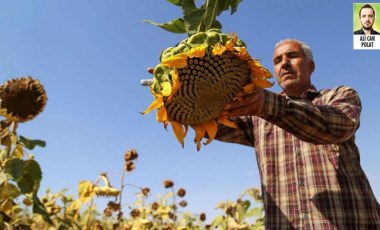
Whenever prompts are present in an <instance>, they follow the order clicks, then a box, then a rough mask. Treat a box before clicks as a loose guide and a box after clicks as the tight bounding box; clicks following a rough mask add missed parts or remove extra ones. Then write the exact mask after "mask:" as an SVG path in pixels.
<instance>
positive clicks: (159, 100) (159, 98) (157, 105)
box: [142, 96, 164, 114]
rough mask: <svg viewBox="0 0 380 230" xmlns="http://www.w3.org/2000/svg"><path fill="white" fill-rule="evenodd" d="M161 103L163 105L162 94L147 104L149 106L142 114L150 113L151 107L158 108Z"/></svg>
mask: <svg viewBox="0 0 380 230" xmlns="http://www.w3.org/2000/svg"><path fill="white" fill-rule="evenodd" d="M163 105H164V99H163V97H162V96H159V97H157V98H156V100H154V101H153V102H152V104H150V105H149V107H148V108H147V109H146V110H145V111H144V112H142V114H147V113H150V111H152V110H153V109H159V108H161V106H163Z"/></svg>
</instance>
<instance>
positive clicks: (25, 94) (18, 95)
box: [0, 77, 47, 122]
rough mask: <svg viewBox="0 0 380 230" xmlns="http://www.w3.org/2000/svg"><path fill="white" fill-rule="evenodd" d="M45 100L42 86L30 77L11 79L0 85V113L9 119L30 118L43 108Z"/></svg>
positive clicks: (27, 119)
mask: <svg viewBox="0 0 380 230" xmlns="http://www.w3.org/2000/svg"><path fill="white" fill-rule="evenodd" d="M46 101H47V96H46V92H45V89H44V87H43V86H42V84H41V83H40V81H38V80H36V79H33V78H32V77H22V78H15V79H11V80H8V81H7V82H5V83H4V84H3V85H1V86H0V115H2V116H4V117H6V118H7V119H9V120H11V121H16V122H26V121H29V120H32V119H33V118H35V117H36V116H37V115H38V114H39V113H41V112H42V111H43V110H44V108H45V105H46Z"/></svg>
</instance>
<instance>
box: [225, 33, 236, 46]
mask: <svg viewBox="0 0 380 230" xmlns="http://www.w3.org/2000/svg"><path fill="white" fill-rule="evenodd" d="M236 41H237V37H236V34H234V33H233V34H232V38H231V40H229V41H227V42H226V49H227V50H234V48H235V44H236Z"/></svg>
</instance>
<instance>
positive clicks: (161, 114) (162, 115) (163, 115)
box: [156, 106, 168, 122]
mask: <svg viewBox="0 0 380 230" xmlns="http://www.w3.org/2000/svg"><path fill="white" fill-rule="evenodd" d="M167 119H168V114H167V112H166V108H165V106H162V107H161V108H160V109H159V110H158V111H157V114H156V120H157V122H164V121H166V120H167Z"/></svg>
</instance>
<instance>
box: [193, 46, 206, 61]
mask: <svg viewBox="0 0 380 230" xmlns="http://www.w3.org/2000/svg"><path fill="white" fill-rule="evenodd" d="M206 48H207V46H206V45H200V46H196V47H194V48H192V49H191V50H190V51H189V53H188V56H189V57H190V58H192V57H204V56H205V54H206Z"/></svg>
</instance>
